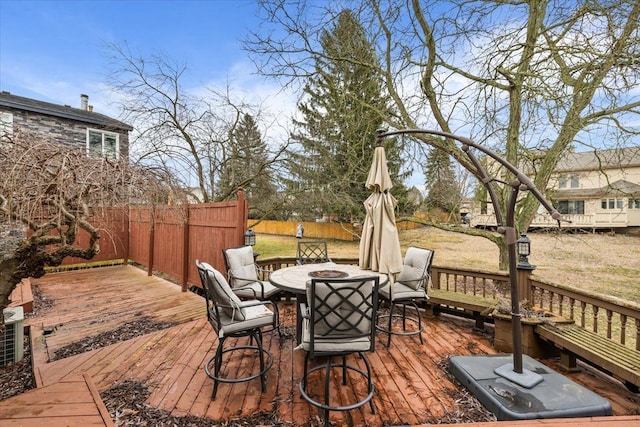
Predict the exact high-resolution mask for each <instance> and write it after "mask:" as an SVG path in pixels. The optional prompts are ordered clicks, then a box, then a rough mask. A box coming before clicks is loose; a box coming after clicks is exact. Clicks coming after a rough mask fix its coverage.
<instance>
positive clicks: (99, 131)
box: [86, 128, 120, 160]
mask: <svg viewBox="0 0 640 427" xmlns="http://www.w3.org/2000/svg"><path fill="white" fill-rule="evenodd" d="M91 132H94V133H99V134H100V135H101V137H102V146H101V153H100V155H101V157H103V158H108V159H113V157H108V156H107V155H106V153H105V146H104V143H105V136H106V135H109V136H115V139H116V146H115V160H118V159H120V134H119V133H117V132H110V131H107V130H103V129H95V128H87V139H86V150H87V156H88V157H91V155H92V151H91V145H90V141H91V139H90V135H91Z"/></svg>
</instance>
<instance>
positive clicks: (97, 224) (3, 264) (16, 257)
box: [0, 132, 167, 309]
mask: <svg viewBox="0 0 640 427" xmlns="http://www.w3.org/2000/svg"><path fill="white" fill-rule="evenodd" d="M0 176H2V180H0V223H2V224H13V225H15V226H20V227H25V228H26V229H27V230H28V234H27V235H26V237H25V238H23V239H21V240H18V241H17V242H16V244H15V248H14V250H13V251H12V253H11V254H10V255H9V256H8V257H3V259H2V261H0V309H2V308H5V307H6V306H7V304H8V299H9V295H10V294H11V292H12V290H13V289H14V288H15V286H16V284H17V283H19V282H20V280H22V279H23V278H27V277H41V276H42V275H44V273H45V267H49V266H58V265H60V264H61V263H62V261H63V260H64V258H66V257H78V258H83V259H91V258H92V257H93V256H95V255H96V254H97V253H98V252H99V251H100V242H105V240H104V236H103V234H102V233H101V221H102V219H103V217H104V216H103V214H104V212H105V211H104V210H103V209H105V208H107V207H116V208H117V207H119V208H122V209H124V208H125V207H126V206H127V204H128V203H129V200H130V198H132V197H133V198H135V200H137V201H140V202H143V201H144V200H147V199H151V200H165V199H166V197H167V196H166V192H165V190H166V187H165V186H164V185H160V184H159V183H158V177H157V176H155V175H154V174H152V173H149V172H148V171H143V170H137V169H135V168H133V167H131V166H129V165H128V163H127V162H126V160H121V161H113V160H108V159H105V158H91V157H88V156H87V154H86V150H85V149H84V147H81V148H70V147H68V146H65V145H64V144H61V143H59V142H56V141H46V140H43V139H41V138H36V137H34V136H33V135H30V134H28V133H21V132H17V133H16V134H15V135H14V136H12V137H10V138H4V139H3V142H2V143H1V144H0ZM82 232H84V233H87V235H88V236H89V238H88V240H87V242H88V243H87V244H86V246H80V245H79V241H78V237H79V234H80V233H82ZM108 243H109V241H108V240H107V241H106V244H108Z"/></svg>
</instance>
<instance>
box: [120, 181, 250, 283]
mask: <svg viewBox="0 0 640 427" xmlns="http://www.w3.org/2000/svg"><path fill="white" fill-rule="evenodd" d="M247 212H248V204H247V201H246V200H245V199H244V195H243V193H242V192H241V191H239V192H238V200H236V201H230V202H221V203H206V204H194V205H178V206H163V207H155V208H153V209H151V208H150V207H133V208H131V213H130V235H129V242H130V243H129V259H131V260H132V261H134V262H136V263H138V264H142V265H146V266H147V267H148V270H149V273H150V274H151V272H152V271H154V270H155V271H160V272H162V273H166V274H168V275H170V276H172V277H174V278H175V279H176V280H177V281H178V282H179V283H181V284H182V287H183V289H184V290H186V289H187V288H188V286H189V285H195V286H200V278H199V276H198V272H197V269H196V266H195V261H196V260H201V261H204V262H208V263H209V264H211V265H212V266H213V267H214V268H216V269H218V270H220V271H221V272H223V273H224V272H225V268H224V261H223V259H222V249H223V248H227V247H235V246H241V245H242V244H243V243H244V232H245V231H246V228H247Z"/></svg>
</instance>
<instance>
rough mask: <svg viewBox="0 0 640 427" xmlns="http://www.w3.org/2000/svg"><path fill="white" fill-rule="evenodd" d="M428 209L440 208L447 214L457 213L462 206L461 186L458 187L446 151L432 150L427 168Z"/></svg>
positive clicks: (426, 202)
mask: <svg viewBox="0 0 640 427" xmlns="http://www.w3.org/2000/svg"><path fill="white" fill-rule="evenodd" d="M425 178H426V182H425V184H426V188H427V198H426V200H425V204H426V205H427V208H428V209H433V208H439V209H442V210H443V211H445V212H447V213H455V211H456V210H457V209H458V207H459V206H460V200H461V198H462V196H461V195H460V186H459V185H458V183H457V181H456V177H455V173H454V170H453V165H452V163H451V159H450V158H449V154H448V153H447V152H446V151H444V150H437V149H432V150H431V151H430V152H429V155H428V157H427V164H426V166H425Z"/></svg>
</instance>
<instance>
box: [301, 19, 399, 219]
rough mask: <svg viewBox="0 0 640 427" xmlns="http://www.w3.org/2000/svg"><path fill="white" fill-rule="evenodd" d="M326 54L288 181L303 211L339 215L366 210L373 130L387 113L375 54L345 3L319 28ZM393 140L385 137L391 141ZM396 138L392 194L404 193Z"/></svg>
mask: <svg viewBox="0 0 640 427" xmlns="http://www.w3.org/2000/svg"><path fill="white" fill-rule="evenodd" d="M321 46H322V49H323V55H321V57H317V58H316V64H315V74H314V75H313V76H312V77H310V78H309V80H308V82H307V84H306V86H305V88H304V94H305V101H304V102H301V103H300V104H299V105H298V109H299V110H300V112H301V113H302V117H303V118H302V119H301V120H300V121H296V122H295V125H296V127H297V132H295V133H294V134H293V135H292V140H293V141H294V142H296V143H297V144H299V147H300V150H299V151H296V152H294V151H292V152H291V153H290V159H291V166H290V172H291V175H292V181H291V185H292V186H294V187H296V188H297V189H298V193H297V195H296V196H295V202H294V204H295V211H296V212H297V213H298V214H300V215H301V216H302V217H303V218H305V219H313V218H318V217H321V216H323V215H331V216H334V217H337V218H338V219H340V220H354V219H361V218H363V217H364V209H363V207H362V202H363V201H364V200H365V199H366V198H367V197H368V195H369V194H370V191H369V190H368V189H366V187H365V182H366V178H367V174H368V171H369V168H370V166H371V159H372V157H373V151H374V148H375V147H374V145H375V135H376V133H375V131H376V129H379V128H380V127H382V125H383V123H384V119H385V117H387V116H388V114H389V109H388V107H387V105H388V102H387V99H386V98H385V97H384V96H383V90H382V83H381V80H380V78H379V75H378V74H377V72H376V71H375V69H376V68H378V67H379V65H378V59H377V57H376V54H375V52H374V50H373V48H372V46H371V43H370V42H369V41H368V40H367V38H366V37H365V32H364V30H363V28H362V27H361V25H360V24H359V23H358V21H357V20H356V18H355V17H354V15H353V14H352V13H351V12H350V11H349V10H345V11H343V12H342V13H341V14H340V15H339V16H338V19H337V22H336V24H335V25H334V26H333V27H332V28H331V29H329V30H327V31H325V32H324V33H323V34H322V36H321ZM387 144H388V145H387ZM397 144H398V142H397V140H389V141H385V148H386V149H387V157H388V159H389V168H390V171H391V173H392V178H394V190H393V192H394V196H395V197H396V198H399V199H400V198H402V197H404V198H406V190H405V189H404V187H403V185H402V178H403V176H399V170H400V166H399V164H400V163H399V151H400V148H399V147H398V146H397Z"/></svg>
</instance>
